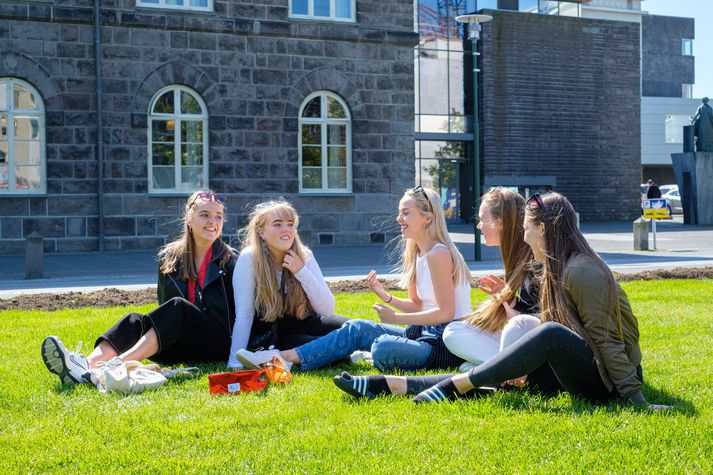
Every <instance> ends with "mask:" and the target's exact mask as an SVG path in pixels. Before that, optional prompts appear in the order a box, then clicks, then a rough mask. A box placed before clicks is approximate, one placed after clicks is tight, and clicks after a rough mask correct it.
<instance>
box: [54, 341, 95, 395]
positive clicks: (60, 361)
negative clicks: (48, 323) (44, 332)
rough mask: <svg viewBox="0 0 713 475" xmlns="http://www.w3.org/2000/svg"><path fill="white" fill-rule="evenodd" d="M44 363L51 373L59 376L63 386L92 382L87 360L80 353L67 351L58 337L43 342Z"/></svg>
mask: <svg viewBox="0 0 713 475" xmlns="http://www.w3.org/2000/svg"><path fill="white" fill-rule="evenodd" d="M42 361H44V362H45V366H47V369H48V370H50V372H51V373H54V374H56V375H57V376H59V379H60V381H62V384H86V383H89V382H90V379H89V375H90V373H89V363H88V362H87V359H86V358H85V357H84V355H82V354H80V353H75V352H72V351H69V350H67V348H66V347H65V346H64V344H63V343H62V341H61V340H60V339H59V338H57V337H56V336H48V337H47V338H45V340H44V341H43V342H42Z"/></svg>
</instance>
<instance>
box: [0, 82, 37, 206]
mask: <svg viewBox="0 0 713 475" xmlns="http://www.w3.org/2000/svg"><path fill="white" fill-rule="evenodd" d="M0 83H6V84H7V92H6V94H7V96H6V101H7V105H8V107H7V109H2V110H0V113H2V114H6V115H7V124H6V127H7V131H6V132H7V156H6V157H5V162H6V164H7V172H8V188H7V190H3V189H0V196H8V195H10V196H20V195H43V194H46V193H47V155H46V148H47V142H46V140H45V103H44V100H43V99H42V95H41V94H40V93H39V92H38V91H37V89H35V88H34V87H33V86H32V85H31V84H30V83H28V82H26V81H23V80H22V79H18V78H13V77H4V78H0ZM15 85H18V86H21V87H22V88H23V89H27V90H28V91H30V92H31V93H32V94H34V96H35V98H36V99H37V101H38V106H39V107H38V108H37V109H15V108H14V103H15V101H14V99H13V94H12V91H13V89H14V88H15ZM28 116H29V117H32V118H37V119H38V122H39V123H38V127H39V138H40V165H39V166H40V188H39V189H32V190H18V189H17V183H16V181H15V180H16V177H15V118H16V117H28Z"/></svg>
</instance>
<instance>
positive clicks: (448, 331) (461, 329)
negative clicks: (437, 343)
mask: <svg viewBox="0 0 713 475" xmlns="http://www.w3.org/2000/svg"><path fill="white" fill-rule="evenodd" d="M463 333H473V327H472V326H471V325H469V324H467V323H465V322H451V323H449V324H448V325H446V328H445V329H444V330H443V341H444V342H446V341H448V340H453V339H455V338H458V337H459V336H461V335H463Z"/></svg>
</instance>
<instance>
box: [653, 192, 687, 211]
mask: <svg viewBox="0 0 713 475" xmlns="http://www.w3.org/2000/svg"><path fill="white" fill-rule="evenodd" d="M659 188H660V189H661V198H666V200H667V201H666V206H667V207H668V212H669V214H681V213H683V206H681V194H680V193H679V191H678V185H661V186H660V187H659Z"/></svg>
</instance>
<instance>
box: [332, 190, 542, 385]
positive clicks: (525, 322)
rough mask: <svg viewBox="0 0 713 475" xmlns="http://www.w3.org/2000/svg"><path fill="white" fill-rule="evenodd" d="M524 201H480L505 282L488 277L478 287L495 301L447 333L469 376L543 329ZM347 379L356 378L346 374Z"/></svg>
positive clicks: (511, 194)
mask: <svg viewBox="0 0 713 475" xmlns="http://www.w3.org/2000/svg"><path fill="white" fill-rule="evenodd" d="M524 217H525V199H524V198H523V197H522V196H520V194H518V193H517V192H515V191H512V190H508V189H507V188H500V187H498V188H493V189H492V190H490V191H488V192H487V193H485V194H484V195H483V196H482V197H481V205H480V208H479V210H478V221H479V222H478V229H479V230H480V231H481V232H482V233H483V237H484V239H485V245H486V246H500V256H501V258H502V260H503V266H504V268H505V281H503V280H501V279H499V278H497V277H495V276H494V275H489V276H487V277H482V278H481V279H480V284H479V285H478V288H479V289H480V290H482V291H483V292H486V293H487V294H489V295H491V296H492V298H491V299H488V300H486V301H484V302H482V303H481V304H480V305H478V307H477V308H476V309H475V311H474V312H473V314H472V315H470V316H468V317H466V318H464V319H463V320H456V321H454V322H453V323H450V324H449V325H448V326H447V327H446V329H445V331H444V332H443V341H444V343H445V345H446V347H447V348H448V349H449V350H450V351H451V353H453V354H454V355H456V356H459V357H460V358H462V359H464V360H465V363H463V365H461V370H463V371H466V370H467V369H470V368H471V367H472V366H473V365H479V364H481V363H482V362H483V361H486V360H487V359H489V358H491V357H492V356H493V355H495V354H496V353H497V352H498V351H501V350H502V349H503V348H504V347H505V346H507V345H509V344H511V343H512V342H514V341H515V340H517V339H518V338H519V337H521V336H522V335H524V334H525V333H527V332H528V331H529V330H531V329H533V328H535V327H536V326H538V325H539V324H540V320H539V318H538V317H537V316H536V315H537V314H538V313H539V302H538V298H539V295H538V289H537V285H536V279H535V277H534V275H533V274H532V271H531V270H530V268H531V265H532V250H531V249H530V246H528V245H527V244H526V243H525V241H524V240H523V234H524V229H523V227H522V223H523V219H524ZM343 377H345V378H347V379H348V378H350V377H351V376H350V375H349V374H348V373H346V374H344V375H343Z"/></svg>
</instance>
